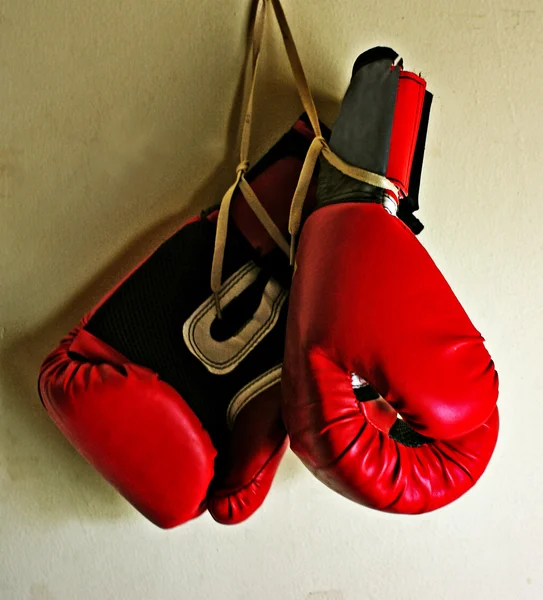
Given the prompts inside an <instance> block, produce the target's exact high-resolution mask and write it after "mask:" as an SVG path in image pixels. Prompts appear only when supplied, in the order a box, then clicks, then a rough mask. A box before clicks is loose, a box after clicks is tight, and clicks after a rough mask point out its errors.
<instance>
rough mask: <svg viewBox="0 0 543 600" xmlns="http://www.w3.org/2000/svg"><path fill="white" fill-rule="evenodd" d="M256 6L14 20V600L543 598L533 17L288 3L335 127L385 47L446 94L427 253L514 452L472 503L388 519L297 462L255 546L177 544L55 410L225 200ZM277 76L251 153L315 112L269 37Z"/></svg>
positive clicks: (203, 524) (540, 17) (8, 480)
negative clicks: (91, 354) (345, 99)
mask: <svg viewBox="0 0 543 600" xmlns="http://www.w3.org/2000/svg"><path fill="white" fill-rule="evenodd" d="M248 8H249V2H248V0H223V1H221V2H217V1H213V0H201V1H200V2H187V1H185V2H183V1H182V0H176V1H174V0H156V1H154V2H149V1H143V0H131V1H129V0H119V1H117V2H108V1H105V0H95V1H94V2H73V1H72V0H1V1H0V289H1V293H0V353H1V355H0V599H1V600H174V599H175V600H177V599H183V600H204V599H215V598H216V599H228V600H230V599H232V600H252V599H255V600H365V599H368V600H369V599H372V600H374V599H375V600H384V599H389V598H390V599H394V600H415V599H416V600H422V599H424V600H426V599H428V600H429V599H436V600H437V599H445V600H457V599H460V600H466V599H472V598H473V599H479V600H487V599H488V600H490V599H492V600H497V599H503V600H523V599H541V598H543V545H542V543H541V539H542V537H543V510H542V508H541V498H542V497H543V472H542V468H541V463H542V457H543V436H542V435H541V421H542V418H543V408H542V407H543V402H542V396H543V379H542V377H541V372H542V369H543V362H542V361H543V266H542V263H543V242H542V239H543V238H542V230H543V212H542V207H543V200H542V198H541V183H540V182H541V169H542V167H541V164H542V159H543V153H542V150H541V145H542V139H543V116H542V107H543V77H542V76H541V73H542V64H543V60H542V59H543V5H542V4H541V2H540V0H515V1H513V2H506V1H505V0H487V1H483V0H456V1H454V2H441V1H437V0H418V1H415V0H411V1H406V0H404V1H402V2H400V1H399V0H390V1H388V2H376V1H374V0H366V1H364V2H360V1H359V0H341V1H338V0H334V1H332V0H313V1H312V2H295V1H294V0H285V10H286V11H287V14H288V15H289V17H290V20H291V25H292V28H293V31H294V33H295V34H296V38H297V40H298V44H299V48H300V52H301V54H302V58H303V59H305V63H306V66H307V71H308V75H309V77H310V80H311V82H312V86H313V88H314V90H315V92H316V95H317V100H318V104H319V107H321V109H322V113H323V116H324V117H325V119H327V120H328V121H329V122H330V120H332V119H333V117H334V114H335V112H336V111H337V103H338V100H339V99H340V97H341V95H342V93H343V91H344V89H345V86H346V84H347V81H348V77H349V71H350V68H351V66H352V63H353V60H354V59H355V58H356V56H357V54H358V53H359V52H361V51H363V50H364V49H366V48H368V47H370V46H372V45H375V44H388V45H392V46H394V47H395V48H396V49H397V50H398V51H399V52H400V53H401V54H402V55H403V56H404V58H405V64H406V66H407V67H408V68H409V67H411V68H413V69H415V70H417V71H418V70H420V71H422V74H423V75H424V76H425V77H426V78H427V79H428V81H429V85H430V87H431V89H432V90H433V92H434V93H435V102H434V107H433V113H432V118H431V124H430V131H429V140H428V148H427V155H426V163H425V170H424V177H423V189H422V199H421V203H422V209H421V211H420V213H419V214H420V216H421V218H422V219H423V221H424V222H425V224H426V230H425V231H424V233H423V235H422V238H421V239H422V241H423V243H424V244H425V245H426V247H427V248H428V249H429V251H430V252H431V254H432V255H433V256H434V258H435V260H436V261H437V263H438V265H439V266H440V267H441V268H442V269H443V271H444V272H445V274H446V275H447V277H448V278H449V280H450V282H451V284H452V286H453V288H454V289H455V291H456V292H457V294H458V296H459V297H460V299H461V301H462V302H463V303H464V305H465V307H466V309H467V310H468V312H469V313H470V315H471V316H472V318H473V320H474V322H475V324H476V325H477V326H478V327H479V328H480V329H481V330H482V332H483V333H484V335H485V337H486V338H487V342H488V347H489V349H490V351H491V352H492V354H493V356H494V358H495V360H496V363H497V366H498V368H499V371H500V376H501V399H500V408H501V416H502V429H501V436H500V440H499V444H498V448H497V450H496V453H495V456H494V459H493V461H492V463H491V465H490V467H489V469H488V471H487V473H486V475H485V476H484V478H483V479H482V480H481V482H480V484H479V485H478V486H477V487H476V488H475V489H474V490H473V491H472V492H471V493H469V494H468V495H467V496H465V497H464V498H462V499H461V500H460V501H458V502H456V503H455V504H453V505H452V506H450V507H448V508H446V509H443V510H440V511H439V512H437V513H435V514H430V515H426V516H421V517H416V518H408V517H395V516H389V515H384V514H379V513H376V512H372V511H369V510H367V509H364V508H361V507H359V506H356V505H355V504H352V503H350V502H348V501H346V500H344V499H342V498H340V497H339V496H337V495H335V494H334V493H332V492H331V491H329V490H328V489H327V488H325V487H324V486H322V485H321V484H320V483H318V482H317V481H315V480H314V479H313V478H312V476H311V475H310V474H309V472H307V471H306V470H304V468H303V467H302V466H301V465H300V464H299V463H298V461H297V460H296V459H295V457H294V456H293V455H292V454H290V455H289V456H288V457H287V458H286V460H285V462H284V463H283V465H282V467H281V469H280V472H279V475H278V477H277V480H276V483H275V485H274V487H273V489H272V492H271V494H270V497H269V499H268V501H267V502H266V504H265V506H264V508H263V509H262V510H261V511H260V512H259V513H257V514H256V515H255V516H254V517H253V518H252V519H251V520H249V521H248V522H247V523H246V524H244V525H242V526H238V527H235V528H224V527H220V526H218V525H216V524H215V523H214V522H213V521H212V520H211V519H210V518H209V517H208V516H204V517H202V518H200V519H199V520H197V521H196V522H193V523H190V524H188V525H186V526H184V527H182V528H180V529H177V530H174V531H171V532H163V531H160V530H158V529H156V528H154V527H153V526H151V525H150V524H148V523H147V522H145V521H144V520H143V518H141V517H140V516H139V515H138V514H137V513H136V512H135V511H134V510H132V509H131V507H130V506H129V505H128V504H127V503H126V502H124V501H123V500H122V499H121V498H120V497H118V496H117V494H116V493H115V492H114V491H113V490H112V489H111V488H110V487H109V486H108V485H107V484H106V483H105V482H104V481H103V480H102V479H101V478H100V477H99V476H98V475H97V474H96V473H95V472H94V471H93V470H92V469H91V468H90V467H89V466H88V465H87V464H86V463H85V462H84V461H83V460H82V459H81V458H80V457H79V456H78V455H77V454H76V452H75V451H74V450H72V449H71V447H70V446H69V444H68V443H67V442H66V441H65V440H64V439H63V438H62V436H61V435H60V433H59V432H58V431H57V430H56V429H55V427H54V426H53V425H52V423H51V422H50V421H49V420H48V418H47V416H46V414H45V412H44V411H43V409H42V408H41V406H40V403H39V400H38V397H37V393H36V373H37V369H38V366H39V364H40V362H41V359H42V358H43V356H44V355H45V353H46V352H47V351H48V350H49V349H50V348H51V347H52V346H53V345H54V344H55V342H56V341H57V340H58V338H59V337H60V336H61V335H62V334H63V333H64V332H65V331H66V330H67V329H68V328H69V327H70V326H72V325H73V324H74V323H75V322H76V321H77V319H78V318H79V317H80V316H81V315H82V314H83V313H84V312H85V311H86V310H87V309H89V308H90V307H91V306H92V305H93V303H94V302H95V301H96V300H97V299H98V298H99V296H100V295H101V294H102V293H103V292H105V291H106V290H107V289H108V287H109V286H110V285H111V284H112V283H114V282H115V281H116V280H117V278H118V277H119V276H120V275H121V274H122V273H124V272H125V271H126V269H127V268H128V267H130V266H131V265H133V264H134V263H135V262H136V261H137V260H138V259H139V258H140V257H142V256H144V255H145V254H146V252H147V251H148V250H149V249H151V248H152V247H153V246H154V245H156V244H157V243H158V242H159V241H160V240H161V239H163V238H164V237H165V236H166V235H167V233H168V232H170V231H172V230H173V228H174V227H175V226H176V224H178V223H179V222H180V219H181V218H182V217H184V216H187V215H189V214H190V213H192V212H194V211H196V210H197V209H199V208H201V207H204V206H206V205H209V204H210V203H213V202H216V201H217V200H218V199H219V198H220V196H221V195H222V193H223V191H224V189H225V186H226V185H227V184H229V183H230V181H231V179H232V173H233V168H234V166H235V164H236V154H235V153H234V152H233V149H234V145H235V138H236V134H235V126H236V123H237V117H238V111H237V108H236V105H235V101H236V98H237V97H238V95H239V76H240V73H241V60H242V56H243V52H244V31H245V25H246V18H247V14H248ZM263 60H264V62H263V65H262V66H263V68H262V70H261V75H262V80H261V83H260V88H259V89H260V91H259V95H258V100H257V107H256V115H257V125H256V133H255V143H254V147H253V155H254V156H258V155H259V154H260V153H261V152H262V151H263V150H264V149H265V148H266V147H267V146H268V145H269V144H270V143H271V141H272V140H273V139H274V138H275V137H277V136H278V135H279V134H280V132H282V131H283V130H285V129H286V128H287V127H288V126H289V124H290V123H291V122H292V121H293V119H294V117H295V116H296V115H297V113H298V112H299V107H298V105H297V103H296V95H295V93H294V89H293V85H292V82H291V79H290V77H289V75H288V72H287V71H286V68H285V59H284V55H283V51H282V49H281V48H280V46H279V38H278V35H277V32H276V31H275V29H274V33H273V36H272V38H271V41H270V42H269V43H268V44H267V45H266V52H265V55H264V59H263ZM180 212H181V214H180Z"/></svg>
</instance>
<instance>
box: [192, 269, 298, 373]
mask: <svg viewBox="0 0 543 600" xmlns="http://www.w3.org/2000/svg"><path fill="white" fill-rule="evenodd" d="M260 271H261V269H260V268H259V267H258V266H257V265H256V264H255V263H254V262H249V263H247V264H245V265H244V266H243V267H241V269H238V270H237V271H236V272H235V273H234V274H233V275H232V276H231V277H229V278H228V279H227V280H226V281H225V282H224V284H223V285H222V287H221V289H220V291H219V296H220V301H221V304H223V305H225V306H226V305H228V304H229V303H230V302H232V300H234V298H237V297H238V296H239V295H241V294H242V293H243V292H244V291H245V290H246V289H247V288H248V287H250V286H251V285H252V284H253V283H254V282H255V281H256V279H257V277H258V274H259V273H260ZM287 296H288V292H287V291H286V290H284V289H283V287H282V286H281V285H280V283H279V282H278V281H276V280H275V279H273V278H271V279H270V280H269V281H268V283H267V284H266V286H265V288H264V291H263V293H262V298H261V300H260V304H259V306H258V308H257V309H256V311H255V313H254V315H253V316H252V317H251V318H250V319H249V320H248V321H247V322H246V323H245V325H244V326H243V327H242V328H241V329H240V330H239V331H238V332H237V333H236V334H235V335H234V336H232V337H229V338H228V339H226V340H216V339H214V337H213V336H212V335H211V327H212V325H213V323H214V321H215V318H216V316H217V314H216V311H215V306H214V301H213V297H210V298H208V299H207V300H206V301H205V302H204V303H203V304H202V305H201V306H199V307H198V308H197V309H196V310H195V311H194V312H193V313H192V315H191V316H190V317H189V318H188V319H187V320H186V322H185V324H184V325H183V338H184V340H185V344H186V345H187V348H188V349H189V350H190V352H191V353H192V354H193V355H194V356H195V357H196V358H197V359H198V360H199V361H200V362H201V363H202V364H203V365H204V366H205V368H206V369H207V370H208V371H209V372H210V373H214V374H215V375H224V374H226V373H230V372H231V371H233V370H234V369H235V368H236V367H237V366H238V365H239V364H240V362H241V361H242V360H243V359H244V358H245V357H246V356H247V355H248V354H249V352H251V350H253V348H255V347H256V346H257V345H258V344H259V343H260V341H261V340H262V339H263V338H264V337H265V336H266V335H267V334H268V333H269V332H270V331H271V330H272V329H273V328H274V327H275V325H276V323H277V321H278V319H279V315H280V313H281V308H282V307H283V304H284V303H285V301H286V299H287Z"/></svg>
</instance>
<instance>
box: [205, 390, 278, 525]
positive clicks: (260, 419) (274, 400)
mask: <svg viewBox="0 0 543 600" xmlns="http://www.w3.org/2000/svg"><path fill="white" fill-rule="evenodd" d="M287 448H288V439H287V434H286V431H285V426H284V425H283V421H282V419H281V385H280V384H279V383H278V384H276V385H274V386H272V387H271V388H268V389H267V390H265V391H264V392H262V393H261V394H260V395H259V396H258V397H257V398H255V399H254V400H252V401H251V402H249V404H248V405H247V406H246V407H245V408H244V409H243V411H242V412H241V413H240V415H239V417H238V418H237V419H236V422H235V424H234V430H233V432H232V437H231V442H230V448H229V452H228V456H226V457H225V458H224V463H223V467H222V468H221V469H220V471H219V472H218V473H217V475H216V477H215V480H214V481H213V491H212V492H211V493H210V494H209V501H208V508H209V512H210V513H211V515H212V516H213V518H214V519H215V520H216V521H218V522H220V523H224V524H228V525H230V524H235V523H239V522H240V521H243V520H244V519H246V518H247V517H248V516H249V515H251V514H253V513H254V512H255V511H256V510H257V509H258V508H259V507H260V506H261V504H262V502H263V501H264V499H265V497H266V495H267V494H268V491H269V490H270V487H271V484H272V481H273V478H274V477H275V473H276V471H277V469H278V467H279V464H280V462H281V459H282V458H283V455H284V454H285V452H286V450H287Z"/></svg>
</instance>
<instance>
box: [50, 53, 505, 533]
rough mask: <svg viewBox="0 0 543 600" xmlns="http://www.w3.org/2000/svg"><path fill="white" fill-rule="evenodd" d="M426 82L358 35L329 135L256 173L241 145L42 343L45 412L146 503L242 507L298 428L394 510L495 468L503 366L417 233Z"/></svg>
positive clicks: (173, 518)
mask: <svg viewBox="0 0 543 600" xmlns="http://www.w3.org/2000/svg"><path fill="white" fill-rule="evenodd" d="M430 99H431V96H430V94H429V93H428V92H427V91H426V84H425V82H424V81H423V80H422V79H421V78H420V77H418V76H416V75H415V74H413V73H410V72H407V71H404V70H403V66H402V62H401V61H400V60H399V59H398V56H397V54H396V53H395V52H394V51H392V50H390V49H388V48H374V49H373V50H370V51H368V52H366V53H364V54H363V55H361V56H360V57H359V58H358V59H357V61H356V63H355V66H354V68H353V74H352V78H351V82H350V85H349V87H348V90H347V92H346V94H345V97H344V99H343V103H342V105H341V109H340V113H339V116H338V118H337V121H336V122H335V124H334V126H333V128H332V131H331V134H329V132H326V133H323V132H322V130H321V129H320V124H317V127H315V118H314V115H313V118H311V117H312V115H311V114H310V118H309V119H308V118H307V117H305V116H304V117H303V118H301V119H300V120H299V121H298V122H297V123H296V124H295V125H294V126H293V127H292V129H291V130H290V131H289V132H288V133H287V134H286V135H284V136H283V137H282V138H281V139H280V140H279V141H278V142H277V143H276V144H275V146H274V147H273V148H272V149H271V150H270V151H269V152H268V153H267V154H266V155H265V156H264V158H262V159H261V160H260V161H259V162H258V164H257V165H256V166H255V167H254V168H253V169H251V170H250V171H249V172H248V173H247V178H245V170H246V163H243V162H242V164H241V165H240V167H239V169H238V173H237V178H236V183H235V184H234V186H233V187H232V188H231V190H230V194H229V196H228V198H227V199H226V200H224V201H223V204H224V203H225V202H226V203H227V204H228V206H227V209H226V211H223V206H221V207H218V206H217V207H214V208H211V209H210V210H208V211H205V212H204V213H202V214H201V215H200V216H198V217H194V218H192V219H190V220H189V221H188V222H186V223H185V224H184V225H183V226H182V227H181V228H180V229H179V230H178V231H177V233H175V234H174V235H173V236H172V237H171V238H170V239H168V240H167V241H165V242H164V243H163V244H162V245H161V246H160V247H159V248H158V249H157V250H156V251H155V252H154V253H153V254H152V255H151V256H150V257H149V258H147V259H146V260H145V261H144V262H143V263H142V264H140V265H139V266H138V267H137V268H135V269H134V270H133V271H132V272H131V273H130V274H128V275H127V277H126V278H125V279H123V280H122V281H121V282H120V283H119V284H118V285H117V286H116V287H115V288H114V289H113V290H112V291H111V292H110V293H109V294H108V295H107V296H106V297H105V298H104V299H102V300H101V301H100V303H99V304H98V306H97V307H95V308H94V309H93V310H92V311H91V312H90V313H89V314H88V315H87V316H85V317H84V319H83V320H82V322H81V323H80V324H79V325H78V326H77V327H75V328H74V329H73V330H72V331H71V332H70V333H69V334H68V335H67V336H66V337H65V338H64V339H63V340H62V342H61V343H60V345H59V347H58V348H57V349H56V350H55V351H53V352H52V353H51V354H50V355H49V356H48V357H47V358H46V360H45V361H44V363H43V365H42V368H41V372H40V378H39V390H40V395H41V398H42V401H43V403H44V405H45V407H46V409H47V411H48V412H49V414H50V416H51V417H52V419H53V420H54V422H55V423H56V424H57V425H58V427H59V428H60V430H61V431H62V432H63V433H64V435H65V436H66V437H67V438H68V439H69V440H70V442H71V443H72V444H73V445H74V446H75V448H77V450H78V451H79V452H80V453H81V454H82V455H83V456H84V457H85V458H86V459H87V460H88V461H89V462H90V463H91V464H92V465H94V467H95V468H96V469H97V470H98V471H99V472H100V473H101V474H102V475H103V476H104V477H105V478H106V479H107V480H108V481H109V482H110V483H111V484H112V485H113V486H115V487H116V488H117V490H118V491H119V492H120V493H121V494H122V495H123V496H124V497H125V498H126V499H127V500H128V501H129V502H131V503H132V504H133V505H134V506H135V507H136V508H137V509H138V510H139V511H140V512H141V513H142V514H143V515H145V516H146V517H147V518H148V519H150V520H151V521H152V522H154V523H155V524H157V525H159V526H160V527H173V526H176V525H179V524H181V523H183V522H186V521H187V520H190V519H193V518H195V517H196V516H198V515H200V514H201V513H202V512H204V511H205V510H206V509H207V510H209V512H210V513H211V515H212V516H213V517H214V518H215V519H216V520H217V521H219V522H221V523H229V524H232V523H238V522H240V521H243V520H244V519H246V518H247V517H249V516H250V515H251V514H252V513H253V512H254V511H255V510H256V509H257V508H258V507H259V506H260V505H261V504H262V502H263V501H264V499H265V497H266V495H267V493H268V491H269V489H270V486H271V483H272V480H273V478H274V475H275V473H276V471H277V468H278V466H279V463H280V460H281V458H282V456H283V454H284V453H285V451H286V449H287V446H288V439H290V445H291V448H292V449H293V450H294V452H295V453H296V454H297V455H298V456H299V457H300V459H301V460H302V461H303V462H304V464H305V465H306V466H307V467H308V468H309V469H310V470H311V471H312V472H313V473H314V474H315V476H316V477H318V478H319V479H320V480H321V481H323V482H324V483H325V484H326V485H327V486H329V487H330V488H332V489H333V490H336V491H337V492H339V493H340V494H342V495H344V496H346V497H347V498H350V499H352V500H354V501H356V502H359V503H361V504H364V505H366V506H369V507H372V508H375V509H378V510H383V511H388V512H395V513H422V512H426V511H431V510H434V509H437V508H439V507H442V506H444V505H446V504H448V503H450V502H452V501H453V500H455V499H456V498H458V497H459V496H461V495H462V494H464V493H465V492H466V491H467V490H468V489H470V488H471V487H472V486H473V485H474V484H475V482H476V481H477V480H478V479H479V477H480V476H481V474H482V473H483V471H484V469H485V468H486V466H487V464H488V462H489V460H490V457H491V455H492V452H493V450H494V446H495V443H496V438H497V434H498V410H497V408H496V402H497V396H498V377H497V373H496V370H495V368H494V364H493V362H492V360H491V358H490V356H489V354H488V352H487V350H486V349H485V346H484V343H483V338H482V337H481V335H480V334H479V332H478V331H477V330H476V329H475V327H474V326H473V325H472V323H471V321H470V319H469V318H468V316H467V315H466V313H465V311H464V310H463V308H462V306H461V305H460V303H459V301H458V300H457V298H456V297H455V295H454V293H453V292H452V290H451V288H450V287H449V285H448V284H447V282H446V280H445V278H444V277H443V275H442V274H441V272H440V271H439V270H438V268H437V267H436V265H435V264H434V262H433V261H432V259H431V258H430V256H429V255H428V253H427V252H426V250H425V249H424V248H423V246H422V245H421V244H420V243H419V241H418V240H417V238H416V237H415V233H418V232H419V231H420V229H421V226H420V223H419V222H418V220H417V219H416V218H415V217H414V216H413V214H412V213H413V211H414V210H416V209H417V208H418V204H417V199H418V192H419V183H420V173H421V167H422V159H423V155H424V143H425V137H426V127H427V122H428V116H429V107H430ZM311 125H312V126H313V130H314V129H315V128H317V129H318V131H316V135H315V132H314V131H313V130H312V127H311ZM319 155H321V160H320V164H319V167H318V169H317V170H318V173H317V172H316V171H315V174H312V172H311V171H312V165H313V164H315V163H316V161H317V157H318V156H319ZM254 196H256V198H257V199H258V200H259V202H257V203H253V201H252V200H251V199H253V198H254ZM293 196H294V198H295V200H294V203H293V204H291V201H292V198H293ZM304 198H305V202H304V203H303V210H302V208H301V202H300V199H302V200H303V199H304ZM255 202H256V201H255ZM255 206H256V208H257V210H256V211H255ZM264 209H265V210H264ZM262 210H264V213H262ZM228 214H229V215H230V216H229V217H228ZM225 227H227V232H228V235H225ZM289 231H290V234H291V239H290V240H289V239H288V238H289ZM298 232H299V236H298V235H297V233H298ZM289 245H290V246H292V247H294V246H295V245H296V252H295V254H292V255H291V257H290V259H292V258H294V259H295V260H294V261H293V260H289V256H288V249H289ZM291 263H294V264H292V265H291ZM217 264H218V266H217ZM217 274H218V275H217ZM217 276H218V278H219V279H218V281H219V284H220V285H219V286H218V288H217V287H216V286H214V285H213V281H215V282H216V281H217ZM210 278H211V281H210Z"/></svg>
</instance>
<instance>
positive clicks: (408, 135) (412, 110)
mask: <svg viewBox="0 0 543 600" xmlns="http://www.w3.org/2000/svg"><path fill="white" fill-rule="evenodd" d="M425 91H426V81H424V79H422V78H421V77H419V76H417V75H415V73H411V72H409V71H402V72H401V73H400V79H399V81H398V91H397V93H396V107H395V109H394V121H393V123H392V135H391V139H390V154H389V156H388V166H387V172H386V175H387V177H388V178H389V179H390V180H391V181H393V182H394V183H395V184H396V185H397V186H398V187H399V188H400V190H401V191H402V193H403V194H404V195H407V192H408V190H409V177H410V175H411V165H412V164H413V155H414V153H415V146H416V144H417V136H418V133H419V125H420V119H421V115H422V107H423V105H424V93H425Z"/></svg>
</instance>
